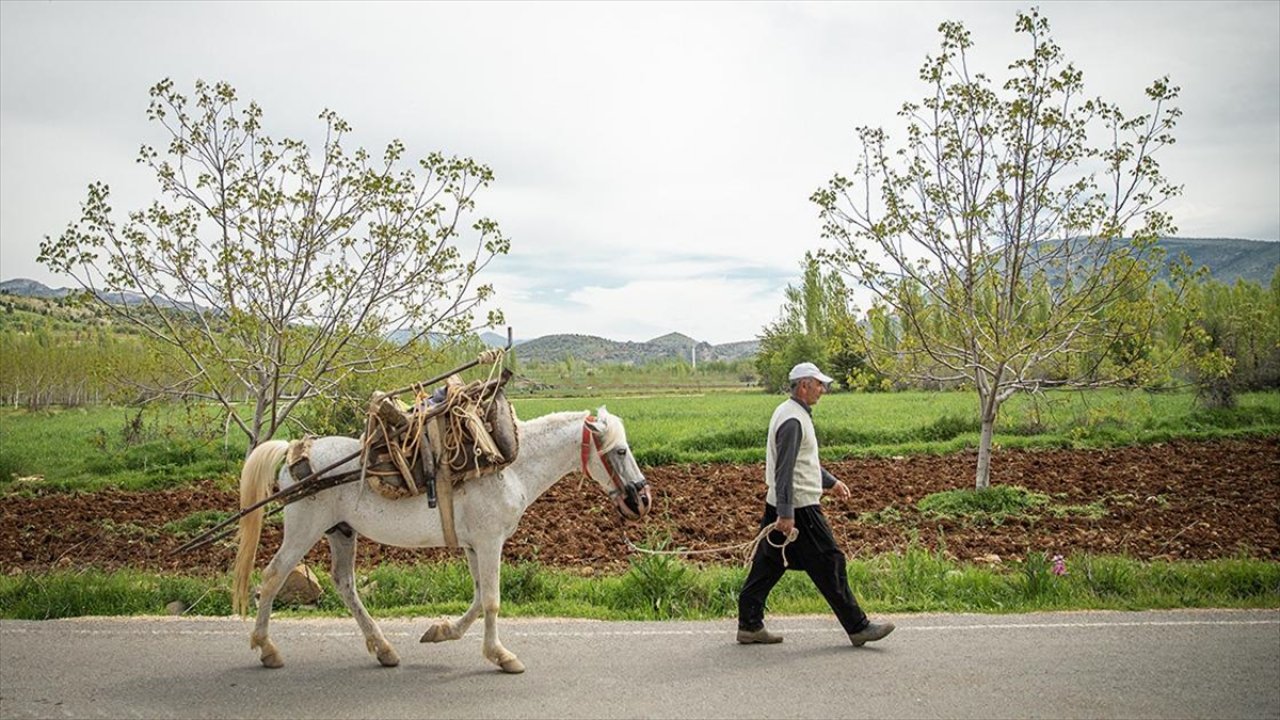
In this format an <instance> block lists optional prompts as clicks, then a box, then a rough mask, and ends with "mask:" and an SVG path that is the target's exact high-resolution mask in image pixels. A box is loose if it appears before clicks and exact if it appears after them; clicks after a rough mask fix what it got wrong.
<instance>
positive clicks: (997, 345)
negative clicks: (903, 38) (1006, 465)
mask: <svg viewBox="0 0 1280 720" xmlns="http://www.w3.org/2000/svg"><path fill="white" fill-rule="evenodd" d="M939 31H940V33H941V35H942V43H941V51H940V52H939V54H938V55H937V56H936V57H930V58H928V59H927V60H926V62H925V64H924V65H923V67H922V69H921V71H920V78H921V80H923V81H924V82H925V83H927V84H928V87H929V92H928V95H927V96H926V97H925V98H924V99H923V100H921V101H920V102H918V103H906V104H905V105H903V107H902V110H901V111H900V113H899V116H900V117H902V118H904V120H905V123H906V141H905V144H904V145H903V146H902V147H901V148H900V149H897V150H893V149H891V148H890V140H889V135H888V134H887V133H886V132H885V131H884V130H883V129H880V128H869V127H863V128H860V129H859V131H858V136H859V139H860V140H861V147H862V151H861V156H860V159H859V161H858V162H857V163H856V169H855V170H854V172H853V176H852V177H845V176H842V175H840V174H837V175H835V176H834V177H833V178H832V180H831V181H830V182H829V183H828V184H827V185H826V186H825V187H824V188H821V189H819V190H818V191H816V192H815V193H814V195H813V198H812V199H813V201H814V202H816V203H817V204H818V205H819V206H820V208H821V217H822V219H823V223H824V230H823V235H824V237H826V238H829V239H833V240H835V242H836V247H835V249H834V250H831V251H828V252H826V253H824V258H825V259H826V260H827V261H828V262H830V263H832V264H834V266H836V267H838V268H840V269H841V270H843V271H845V272H847V273H849V274H850V275H851V276H852V277H853V279H854V280H855V282H857V283H859V284H861V285H863V286H865V287H866V288H869V289H870V290H871V291H872V293H873V295H874V298H875V303H876V308H874V309H875V310H877V311H878V312H880V313H881V314H882V315H881V316H882V317H883V314H884V313H887V314H888V315H889V316H891V317H893V318H895V322H896V323H897V324H898V326H897V329H898V330H899V331H900V333H898V334H897V335H895V336H894V337H893V340H894V344H895V347H893V348H891V349H890V348H885V347H868V348H867V351H868V353H869V355H870V358H871V359H872V360H873V361H876V362H878V363H881V364H884V363H886V362H887V361H888V362H893V361H898V362H899V367H902V366H903V365H905V366H908V367H912V368H914V369H916V370H917V371H919V372H920V373H921V374H923V375H925V376H927V377H928V378H929V379H931V380H934V381H937V382H964V383H966V384H967V383H972V385H973V386H974V387H975V388H976V390H977V393H978V400H979V406H980V418H981V428H982V434H981V441H980V445H979V453H978V466H977V473H976V485H977V487H978V488H979V489H982V488H985V487H987V486H988V484H989V470H990V458H991V438H992V433H993V431H994V427H995V422H996V417H997V414H998V412H999V409H1000V406H1001V403H1003V402H1004V401H1005V400H1007V399H1008V398H1009V397H1010V396H1011V395H1013V394H1014V393H1015V392H1017V391H1019V390H1036V389H1039V388H1041V387H1044V386H1046V385H1052V384H1070V383H1078V382H1082V381H1084V380H1085V378H1081V377H1058V378H1050V377H1046V376H1045V375H1044V373H1043V372H1042V370H1043V368H1044V367H1045V366H1046V363H1047V362H1048V361H1049V360H1050V359H1052V358H1054V357H1055V356H1062V355H1070V354H1073V353H1078V352H1082V351H1083V350H1085V349H1088V348H1095V347H1097V346H1099V345H1100V344H1108V343H1116V342H1118V341H1121V340H1122V339H1124V338H1122V337H1121V336H1125V337H1127V338H1128V339H1130V340H1133V339H1134V338H1137V339H1138V341H1139V342H1141V337H1140V336H1141V333H1143V332H1145V331H1148V330H1149V328H1150V326H1151V322H1149V320H1144V321H1139V320H1134V321H1131V322H1116V321H1115V319H1116V318H1118V317H1125V316H1126V313H1128V314H1135V313H1137V311H1138V310H1139V309H1143V308H1145V309H1147V311H1148V312H1147V314H1148V316H1149V315H1150V312H1149V303H1148V302H1147V300H1148V297H1147V296H1148V288H1149V283H1150V278H1151V275H1152V270H1153V267H1154V265H1155V264H1156V257H1157V251H1158V248H1156V247H1155V241H1156V240H1157V239H1158V238H1159V237H1161V236H1163V235H1168V234H1171V233H1172V232H1173V231H1174V228H1173V225H1172V222H1171V219H1170V217H1169V216H1168V215H1167V213H1165V212H1163V211H1161V210H1160V207H1161V205H1162V204H1163V203H1164V202H1165V201H1166V200H1167V199H1168V198H1169V197H1171V196H1174V195H1176V194H1177V193H1178V192H1179V191H1180V188H1177V187H1174V186H1172V185H1170V184H1169V183H1168V182H1166V180H1165V179H1164V178H1163V177H1162V175H1161V172H1160V168H1159V165H1158V164H1157V163H1156V161H1155V158H1154V156H1153V154H1154V153H1155V152H1156V151H1158V150H1159V149H1160V148H1161V147H1163V146H1165V145H1168V144H1171V143H1172V142H1173V141H1174V140H1173V136H1172V134H1171V132H1172V130H1173V128H1174V125H1175V124H1176V120H1177V118H1178V116H1179V114H1180V113H1179V111H1178V109H1177V108H1175V107H1170V106H1169V103H1170V102H1171V101H1173V100H1174V99H1175V98H1176V97H1177V94H1178V88H1176V87H1173V86H1171V85H1170V84H1169V82H1168V79H1167V78H1164V79H1160V80H1157V81H1156V82H1154V83H1153V84H1152V85H1151V86H1150V87H1149V88H1147V91H1146V93H1147V96H1148V98H1149V99H1150V101H1151V103H1152V109H1151V111H1150V112H1148V113H1146V114H1143V115H1140V116H1136V117H1132V118H1131V117H1127V116H1126V115H1124V114H1123V113H1122V112H1121V110H1120V109H1119V108H1118V107H1117V106H1115V105H1113V104H1110V103H1107V102H1104V101H1103V100H1101V99H1096V98H1095V99H1090V98H1086V97H1085V96H1084V86H1083V76H1082V74H1081V73H1080V71H1078V70H1077V69H1076V68H1074V67H1073V66H1072V65H1071V64H1070V63H1068V62H1066V61H1065V60H1064V58H1063V56H1062V53H1061V50H1060V49H1059V47H1058V46H1057V45H1056V44H1055V43H1054V42H1053V40H1052V39H1051V38H1050V36H1049V23H1048V20H1047V19H1045V18H1044V17H1041V16H1040V15H1039V13H1038V11H1036V10H1032V11H1031V12H1030V13H1029V14H1024V13H1021V12H1019V13H1018V16H1017V21H1016V23H1015V31H1016V32H1017V33H1020V34H1024V35H1026V37H1027V38H1028V40H1029V42H1030V53H1029V55H1028V56H1027V57H1024V58H1021V59H1019V60H1017V61H1015V62H1014V63H1013V64H1011V65H1010V66H1009V68H1008V70H1009V71H1010V72H1009V78H1008V80H1006V81H1005V82H1004V84H1003V85H1002V86H1001V87H1000V88H999V89H997V88H995V87H993V83H992V81H991V80H990V79H989V78H988V77H987V76H986V75H984V74H982V73H978V72H974V71H973V70H972V69H971V68H970V67H969V63H968V56H967V51H968V50H969V49H970V48H971V47H972V43H971V40H970V36H969V33H968V31H966V30H965V28H964V26H963V25H961V24H959V23H955V22H947V23H943V24H942V25H941V27H940V28H939ZM864 337H867V338H874V337H875V334H873V333H867V334H865V335H864Z"/></svg>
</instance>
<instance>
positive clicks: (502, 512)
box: [232, 407, 651, 673]
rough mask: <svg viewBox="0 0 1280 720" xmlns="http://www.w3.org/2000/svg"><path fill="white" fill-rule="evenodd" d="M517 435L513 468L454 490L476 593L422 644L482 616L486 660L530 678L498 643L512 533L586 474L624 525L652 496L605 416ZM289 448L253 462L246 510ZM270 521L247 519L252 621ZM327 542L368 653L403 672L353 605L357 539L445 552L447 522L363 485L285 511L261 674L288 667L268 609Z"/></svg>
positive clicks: (331, 441) (244, 492)
mask: <svg viewBox="0 0 1280 720" xmlns="http://www.w3.org/2000/svg"><path fill="white" fill-rule="evenodd" d="M518 428H519V432H520V452H519V455H518V456H517V458H516V460H515V462H513V463H512V464H511V465H509V466H508V467H507V468H506V469H505V470H503V471H501V472H499V473H495V474H490V475H485V476H482V477H479V478H476V479H474V480H470V481H468V482H466V483H465V484H463V485H461V486H459V487H457V488H455V489H454V494H453V502H454V514H453V516H454V527H455V530H456V534H457V538H458V544H459V545H460V546H461V547H462V548H463V549H464V550H465V551H466V556H467V563H468V565H469V566H470V568H471V578H472V580H473V581H474V586H475V594H474V597H473V598H472V601H471V607H469V608H468V609H467V611H466V612H465V613H463V615H462V617H460V618H458V619H457V620H454V621H452V622H449V621H448V620H441V621H439V622H437V623H435V624H434V625H432V626H431V627H430V628H429V629H428V630H427V632H426V633H425V634H424V635H423V636H422V640H421V642H441V641H444V640H458V639H460V638H461V637H462V636H463V635H464V634H465V633H466V632H467V629H468V628H470V627H471V624H472V623H474V622H475V620H476V618H477V617H479V616H480V614H481V612H483V613H484V646H483V651H482V652H483V654H484V657H485V658H487V659H489V660H490V661H492V662H493V663H495V664H497V665H498V666H499V667H501V668H502V670H503V671H505V672H509V673H518V672H523V671H524V664H523V663H521V662H520V660H519V659H518V658H517V657H516V656H515V654H514V653H512V652H511V651H509V650H507V649H506V648H505V647H503V646H502V643H501V642H499V640H498V626H497V621H498V607H499V604H500V597H499V589H498V588H499V571H500V566H501V563H502V547H503V544H504V543H505V542H506V541H507V538H509V537H511V535H512V533H514V532H515V530H516V525H517V524H518V523H519V522H520V517H521V516H522V515H523V514H524V511H525V509H526V508H528V507H529V506H530V505H531V504H533V501H534V500H536V499H538V496H540V495H541V494H542V493H544V492H546V490H547V489H548V488H550V487H551V486H552V485H553V484H555V483H556V481H558V480H560V479H561V478H563V477H564V476H565V475H568V474H569V473H571V472H573V471H574V470H581V471H582V472H583V473H584V474H586V475H587V476H588V477H590V478H591V479H592V480H594V481H595V482H596V483H598V484H599V485H600V487H601V488H602V489H604V490H605V491H606V492H607V493H609V495H610V497H611V498H612V499H613V501H614V503H615V505H616V506H617V508H618V510H619V511H620V512H621V513H622V514H623V516H624V517H627V518H630V519H638V518H640V517H642V516H644V515H645V514H646V513H648V511H649V508H650V505H651V500H650V496H649V488H648V486H647V485H646V483H645V479H644V475H643V474H642V473H641V472H640V468H639V467H638V466H637V465H636V461H635V458H634V457H633V456H632V454H631V452H630V449H629V448H628V446H627V437H626V431H625V430H624V429H623V427H622V421H621V420H620V419H618V418H617V417H616V416H613V415H610V414H608V413H607V412H606V411H605V409H604V408H603V407H602V408H600V410H599V412H598V413H597V414H596V415H595V416H591V415H588V414H586V413H582V412H567V413H555V414H552V415H547V416H544V417H540V418H537V419H536V420H532V421H530V422H519V423H518ZM288 446H289V443H288V442H286V441H283V440H274V441H270V442H265V443H263V444H261V445H259V446H258V447H257V448H256V449H254V451H253V453H252V454H250V455H249V458H248V459H247V460H246V461H245V465H244V470H243V471H242V472H241V474H240V506H241V507H242V508H243V507H249V506H250V505H252V504H254V503H255V502H258V501H259V500H262V499H264V498H266V497H267V496H268V495H269V494H270V491H271V478H272V476H273V475H274V474H275V473H276V467H277V466H278V465H280V464H281V462H282V460H283V459H284V457H285V453H286V451H287V450H288ZM359 448H360V441H359V440H355V439H352V438H347V437H324V438H319V439H317V440H315V442H314V443H313V444H312V446H311V455H310V458H311V465H312V467H326V466H327V465H328V464H330V463H333V462H336V461H338V460H340V459H341V458H343V457H345V456H348V455H351V454H352V453H355V452H356V451H357V450H359ZM358 469H359V459H358V458H356V459H353V460H351V461H349V462H347V463H346V464H344V465H341V466H339V467H337V468H335V469H333V470H332V471H331V473H332V474H333V475H335V476H336V475H339V474H344V473H349V472H352V471H356V470H358ZM276 481H277V482H278V483H279V485H280V487H281V488H282V489H283V488H286V487H288V486H290V485H292V484H293V483H294V480H293V478H292V477H291V476H290V474H289V471H288V468H281V469H280V472H279V474H278V476H277V478H276ZM262 519H263V511H262V509H258V510H255V511H254V512H252V513H249V514H248V515H245V516H244V517H243V518H241V520H240V547H239V551H238V552H237V554H236V561H235V581H234V586H233V592H232V602H233V606H234V608H235V610H236V611H237V612H238V613H240V614H241V615H242V616H243V615H247V614H248V598H249V578H250V574H251V573H252V572H253V565H254V556H255V555H256V554H257V548H258V540H259V539H260V537H261V534H262ZM321 535H324V536H326V537H327V538H328V539H329V548H330V552H331V554H332V556H333V581H334V584H335V585H336V586H337V589H338V593H339V594H340V595H341V596H342V600H343V602H344V603H346V606H347V608H348V609H349V610H351V613H352V615H354V616H355V619H356V623H358V624H359V625H360V630H361V631H362V632H363V633H364V637H365V645H366V647H367V648H368V649H369V652H370V653H373V654H375V655H376V656H377V658H378V662H380V663H382V664H383V665H384V666H387V667H392V666H395V665H397V664H399V662H400V658H399V656H398V655H397V654H396V651H395V649H394V648H392V647H391V643H389V642H387V639H386V637H384V636H383V634H382V631H381V630H380V629H379V628H378V625H377V623H375V622H374V621H373V618H371V617H369V613H368V612H367V611H366V610H365V608H364V604H363V603H362V602H361V601H360V596H359V595H357V594H356V584H355V557H356V538H357V537H358V536H359V535H364V536H365V537H367V538H369V539H370V540H373V541H374V542H379V543H382V544H384V545H398V546H400V547H440V546H443V545H445V538H444V530H443V528H442V526H441V522H440V511H439V510H438V509H436V508H431V507H429V506H428V504H427V498H426V497H425V496H422V495H419V496H417V497H412V498H404V499H400V500H388V499H386V498H384V497H383V496H381V495H380V494H378V493H377V492H375V491H373V490H371V489H369V488H368V486H367V485H365V483H362V482H353V483H348V484H345V485H339V486H337V487H334V488H330V489H327V490H322V491H320V492H319V493H316V494H315V495H312V496H311V497H307V498H304V499H302V500H298V501H296V502H292V503H290V504H288V505H286V506H285V508H284V539H283V541H281V544H280V550H279V551H278V552H276V555H275V557H273V558H272V559H271V562H270V563H269V564H268V565H267V568H266V570H264V571H263V573H262V585H261V590H260V595H259V600H258V618H257V623H256V624H255V626H254V629H253V633H252V635H250V638H249V646H250V647H251V648H261V650H262V656H261V660H262V664H263V665H265V666H267V667H273V668H274V667H281V666H283V665H284V659H283V657H282V656H281V654H280V650H279V648H277V647H276V644H275V643H274V642H272V641H271V639H270V638H269V637H268V636H267V623H268V621H269V620H270V617H271V604H272V602H273V601H274V599H275V596H276V593H277V592H279V590H280V588H281V586H282V585H283V584H284V581H285V579H286V577H287V576H288V574H289V572H290V570H292V569H293V568H294V567H295V566H296V565H297V564H298V562H299V561H301V560H302V558H303V557H304V556H305V555H306V554H307V552H308V551H309V550H310V549H311V547H312V546H313V545H315V543H316V542H317V541H318V540H319V539H320V536H321Z"/></svg>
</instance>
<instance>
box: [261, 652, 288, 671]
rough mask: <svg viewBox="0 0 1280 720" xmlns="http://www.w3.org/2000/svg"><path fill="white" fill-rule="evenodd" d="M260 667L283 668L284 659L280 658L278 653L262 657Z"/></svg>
mask: <svg viewBox="0 0 1280 720" xmlns="http://www.w3.org/2000/svg"><path fill="white" fill-rule="evenodd" d="M262 666H263V667H269V668H282V667H284V658H282V657H280V655H279V654H278V653H271V654H270V655H263V656H262Z"/></svg>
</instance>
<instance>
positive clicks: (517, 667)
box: [498, 657, 524, 675]
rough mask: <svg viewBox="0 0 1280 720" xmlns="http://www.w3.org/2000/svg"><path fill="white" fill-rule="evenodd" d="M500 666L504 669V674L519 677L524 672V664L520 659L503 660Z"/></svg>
mask: <svg viewBox="0 0 1280 720" xmlns="http://www.w3.org/2000/svg"><path fill="white" fill-rule="evenodd" d="M498 666H499V667H501V668H502V672H504V673H510V674H512V675H519V674H520V673H522V672H524V663H522V662H520V658H514V657H513V658H511V659H510V660H503V661H502V662H501V663H499V664H498Z"/></svg>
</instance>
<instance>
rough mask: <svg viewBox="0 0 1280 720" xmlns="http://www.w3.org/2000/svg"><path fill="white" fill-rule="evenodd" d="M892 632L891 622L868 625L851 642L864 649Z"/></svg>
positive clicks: (853, 636) (850, 638)
mask: <svg viewBox="0 0 1280 720" xmlns="http://www.w3.org/2000/svg"><path fill="white" fill-rule="evenodd" d="M891 632H893V623H891V622H887V623H867V626H866V627H864V628H862V629H861V630H859V631H858V632H856V633H849V642H851V643H853V646H854V647H862V646H863V644H864V643H869V642H875V641H876V640H883V639H884V638H885V636H887V635H888V634H889V633H891ZM738 634H739V635H741V634H742V631H741V630H739V631H738Z"/></svg>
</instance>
